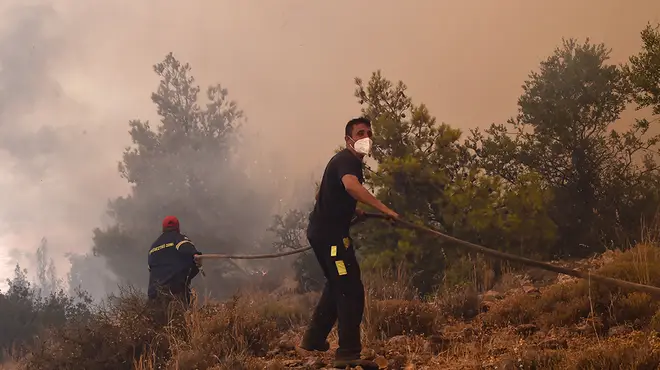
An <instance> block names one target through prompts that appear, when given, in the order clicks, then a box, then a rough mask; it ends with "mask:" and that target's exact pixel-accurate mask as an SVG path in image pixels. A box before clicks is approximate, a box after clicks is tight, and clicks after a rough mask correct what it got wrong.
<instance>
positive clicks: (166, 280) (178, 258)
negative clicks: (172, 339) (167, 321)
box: [147, 216, 202, 307]
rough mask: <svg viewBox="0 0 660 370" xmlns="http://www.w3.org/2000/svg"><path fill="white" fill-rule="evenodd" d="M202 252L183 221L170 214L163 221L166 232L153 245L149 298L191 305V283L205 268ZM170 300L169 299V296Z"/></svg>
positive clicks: (150, 257)
mask: <svg viewBox="0 0 660 370" xmlns="http://www.w3.org/2000/svg"><path fill="white" fill-rule="evenodd" d="M201 254H202V253H201V252H199V251H198V250H197V248H196V247H195V245H194V244H193V242H192V241H190V239H188V237H187V236H186V235H184V234H181V231H180V226H179V220H178V219H177V218H176V217H174V216H167V217H165V219H164V220H163V232H162V234H161V235H160V236H159V237H158V239H156V241H155V242H154V243H153V244H152V245H151V248H150V249H149V255H148V263H149V289H148V292H147V294H148V296H149V300H151V301H154V300H161V299H163V298H165V299H167V298H166V297H169V298H174V299H178V300H180V301H182V302H183V303H184V304H185V306H186V307H187V306H188V305H189V304H190V282H191V281H192V279H193V278H194V277H195V276H197V274H198V273H199V271H200V268H201V259H198V258H197V256H198V255H201ZM167 300H169V299H167Z"/></svg>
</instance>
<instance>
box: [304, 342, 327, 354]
mask: <svg viewBox="0 0 660 370" xmlns="http://www.w3.org/2000/svg"><path fill="white" fill-rule="evenodd" d="M299 347H300V348H302V349H304V350H305V351H310V352H311V351H318V352H326V351H327V350H329V349H330V343H328V341H327V340H326V341H325V342H323V343H312V342H308V341H305V340H303V341H302V343H300V346H299Z"/></svg>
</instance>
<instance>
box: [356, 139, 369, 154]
mask: <svg viewBox="0 0 660 370" xmlns="http://www.w3.org/2000/svg"><path fill="white" fill-rule="evenodd" d="M372 145H373V141H372V140H371V138H368V137H365V138H363V139H360V140H358V141H355V142H354V143H353V149H355V151H356V152H358V153H360V154H364V155H369V153H371V146H372Z"/></svg>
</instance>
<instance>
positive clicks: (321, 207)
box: [307, 149, 364, 237]
mask: <svg viewBox="0 0 660 370" xmlns="http://www.w3.org/2000/svg"><path fill="white" fill-rule="evenodd" d="M344 175H354V176H355V177H357V178H358V180H359V181H360V184H362V183H364V176H363V173H362V161H361V160H360V159H359V158H358V157H356V156H355V155H354V154H353V153H351V151H350V150H348V149H344V150H342V151H340V152H339V153H337V154H335V155H334V157H332V159H330V162H328V165H327V166H326V167H325V171H324V172H323V179H322V180H321V186H320V188H319V199H318V200H317V201H316V204H315V205H314V210H313V211H312V213H311V214H310V216H309V226H308V228H307V235H308V236H310V237H325V236H332V235H334V234H337V233H339V234H342V236H347V235H348V229H349V227H350V225H351V220H352V219H353V216H354V215H355V207H356V206H357V200H355V198H353V197H352V196H351V195H350V194H348V192H347V191H346V189H345V188H344V184H343V183H342V181H341V179H342V177H344Z"/></svg>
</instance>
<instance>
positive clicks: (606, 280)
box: [199, 213, 660, 298]
mask: <svg viewBox="0 0 660 370" xmlns="http://www.w3.org/2000/svg"><path fill="white" fill-rule="evenodd" d="M367 218H376V219H382V220H388V219H389V218H388V216H386V215H383V214H378V213H365V214H364V217H362V218H361V219H354V220H353V222H352V223H351V224H352V225H353V224H356V223H358V222H361V221H362V220H364V219H367ZM392 221H394V223H396V224H398V225H400V226H403V227H407V228H409V229H413V230H417V231H421V232H424V233H428V234H431V235H433V236H436V237H438V238H440V239H443V240H446V241H449V242H452V243H455V244H458V245H460V246H462V247H465V248H466V249H469V250H471V251H473V252H478V253H482V254H484V255H486V256H490V257H494V258H496V259H499V260H503V261H509V262H518V263H520V264H522V265H525V266H529V267H536V268H540V269H543V270H547V271H552V272H556V273H559V274H564V275H568V276H573V277H576V278H580V279H585V280H591V281H595V282H599V283H602V284H605V285H609V286H613V287H617V288H621V289H624V290H629V291H640V292H644V293H647V294H649V295H652V296H654V297H657V298H660V288H659V287H655V286H650V285H644V284H638V283H633V282H630V281H625V280H619V279H614V278H610V277H606V276H602V275H594V274H592V273H590V272H582V271H578V270H573V269H569V268H566V267H561V266H557V265H553V264H550V263H546V262H541V261H536V260H533V259H529V258H525V257H521V256H517V255H514V254H509V253H504V252H500V251H497V250H494V249H491V248H486V247H483V246H480V245H478V244H474V243H471V242H468V241H465V240H461V239H458V238H455V237H453V236H449V235H446V234H443V233H441V232H439V231H437V230H435V229H432V228H430V227H428V226H424V225H418V224H415V223H412V222H409V221H406V220H403V219H401V218H397V219H395V220H392ZM311 248H312V247H305V248H299V249H294V250H291V251H287V252H281V253H272V254H254V255H245V254H204V255H200V256H199V258H201V259H268V258H278V257H284V256H290V255H292V254H298V253H302V252H305V251H308V250H310V249H311Z"/></svg>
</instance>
